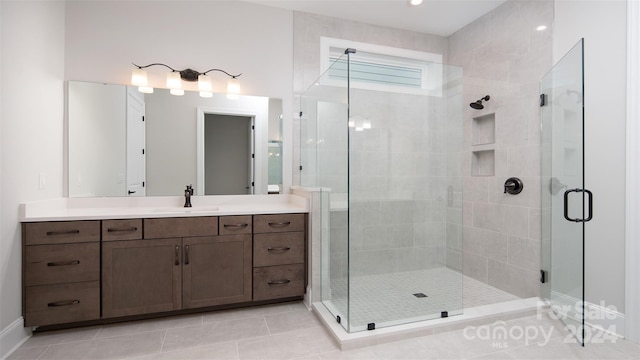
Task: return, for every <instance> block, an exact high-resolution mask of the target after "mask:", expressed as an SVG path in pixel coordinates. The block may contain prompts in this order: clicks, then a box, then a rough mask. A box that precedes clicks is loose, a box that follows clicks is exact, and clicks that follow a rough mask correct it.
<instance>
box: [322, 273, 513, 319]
mask: <svg viewBox="0 0 640 360" xmlns="http://www.w3.org/2000/svg"><path fill="white" fill-rule="evenodd" d="M350 286H351V304H350V305H351V308H350V316H351V321H352V323H351V325H352V329H355V330H363V329H366V325H367V324H368V323H372V322H373V323H376V326H377V327H380V326H385V325H384V324H394V323H395V322H398V320H399V319H407V320H408V321H419V320H426V319H430V318H438V317H440V312H441V311H448V312H449V313H450V314H451V315H453V314H455V313H459V312H460V309H461V308H462V306H461V305H462V303H464V308H470V307H475V306H481V305H488V304H495V303H501V302H505V301H511V300H517V299H519V298H518V297H517V296H515V295H512V294H509V293H507V292H505V291H502V290H500V289H497V288H495V287H493V286H490V285H487V284H485V283H482V282H480V281H477V280H475V279H472V278H470V277H468V276H464V275H462V274H460V273H459V272H456V271H454V270H451V269H448V268H436V269H428V270H420V271H408V272H400V273H390V274H381V275H369V276H359V277H355V278H352V279H351V282H350ZM346 289H347V286H346V280H343V279H334V280H332V281H331V290H332V294H331V295H332V300H331V301H329V302H325V304H326V305H327V307H328V308H329V309H330V311H332V313H334V314H336V315H340V316H341V317H342V318H343V319H346V316H345V314H346V312H347V310H346V309H347V301H346ZM415 293H423V294H425V295H427V297H423V298H418V297H416V296H414V295H413V294H415Z"/></svg>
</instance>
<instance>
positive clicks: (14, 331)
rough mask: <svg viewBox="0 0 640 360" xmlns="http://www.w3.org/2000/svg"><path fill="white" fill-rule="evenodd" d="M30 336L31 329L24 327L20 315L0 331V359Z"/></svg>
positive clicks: (11, 352)
mask: <svg viewBox="0 0 640 360" xmlns="http://www.w3.org/2000/svg"><path fill="white" fill-rule="evenodd" d="M30 337H31V330H30V329H29V328H26V327H24V319H23V318H22V316H21V317H20V318H18V319H17V320H16V321H14V322H12V323H11V325H9V326H7V327H6V328H4V329H3V330H2V331H1V332H0V359H1V360H5V359H6V358H8V357H9V355H11V354H13V352H14V351H16V350H17V349H18V348H19V347H20V345H22V344H24V342H25V341H27V340H29V338H30Z"/></svg>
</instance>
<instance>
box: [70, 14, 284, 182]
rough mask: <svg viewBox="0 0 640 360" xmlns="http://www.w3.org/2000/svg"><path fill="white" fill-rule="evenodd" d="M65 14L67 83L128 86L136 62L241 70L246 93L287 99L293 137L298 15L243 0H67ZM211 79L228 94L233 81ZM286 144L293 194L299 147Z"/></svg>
mask: <svg viewBox="0 0 640 360" xmlns="http://www.w3.org/2000/svg"><path fill="white" fill-rule="evenodd" d="M66 15H67V22H66V60H65V65H66V68H65V69H66V73H65V79H66V80H84V81H96V82H108V83H115V84H128V83H130V76H131V70H132V69H133V65H131V63H132V62H135V63H136V64H139V65H146V64H150V63H154V62H161V63H165V64H167V65H169V66H172V67H174V68H176V69H185V68H192V69H194V70H197V71H205V70H209V69H211V68H220V69H225V70H226V71H228V72H230V73H234V74H237V73H242V76H241V77H240V78H239V80H240V81H241V86H242V93H243V94H246V95H260V96H267V97H274V98H280V99H283V113H284V116H285V123H284V138H286V139H290V138H291V137H292V133H291V114H292V110H291V109H292V98H293V96H292V82H293V80H292V68H293V65H292V58H293V55H292V54H293V49H292V41H293V40H292V37H293V34H292V30H291V29H292V27H293V19H292V17H293V15H292V12H291V11H288V10H282V9H276V8H270V7H265V6H261V5H255V4H249V3H243V2H238V1H68V2H67V14H66ZM148 72H149V81H150V85H151V86H155V87H165V83H164V82H165V76H166V73H167V69H166V68H163V67H153V68H149V69H148ZM210 75H211V76H212V78H213V82H214V85H213V87H214V91H215V92H226V81H227V79H228V78H227V77H226V76H225V75H223V74H221V73H217V72H213V73H211V74H210ZM183 84H184V82H183ZM187 85H191V84H187ZM193 85H195V84H193ZM190 89H192V90H195V88H193V87H192V88H190ZM147 130H149V129H147ZM191 140H192V141H194V143H195V138H194V139H191ZM175 141H189V139H184V138H176V139H175ZM285 146H286V148H285V150H284V154H283V158H284V159H283V160H284V166H283V169H285V171H287V174H285V177H284V183H285V184H284V185H285V189H288V187H289V186H290V184H291V177H292V175H291V169H292V165H291V159H292V151H293V148H292V144H291V142H288V143H287V144H285ZM265 161H266V159H265ZM147 165H149V164H147ZM148 175H149V174H148Z"/></svg>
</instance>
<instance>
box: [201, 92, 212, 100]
mask: <svg viewBox="0 0 640 360" xmlns="http://www.w3.org/2000/svg"><path fill="white" fill-rule="evenodd" d="M200 97H203V98H210V97H213V93H212V92H210V91H200Z"/></svg>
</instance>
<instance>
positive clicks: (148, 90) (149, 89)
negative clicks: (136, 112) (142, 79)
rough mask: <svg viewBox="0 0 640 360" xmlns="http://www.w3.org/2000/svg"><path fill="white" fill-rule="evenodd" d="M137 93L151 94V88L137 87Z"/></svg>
mask: <svg viewBox="0 0 640 360" xmlns="http://www.w3.org/2000/svg"><path fill="white" fill-rule="evenodd" d="M138 91H140V92H141V93H145V94H153V88H152V87H150V86H138Z"/></svg>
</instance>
